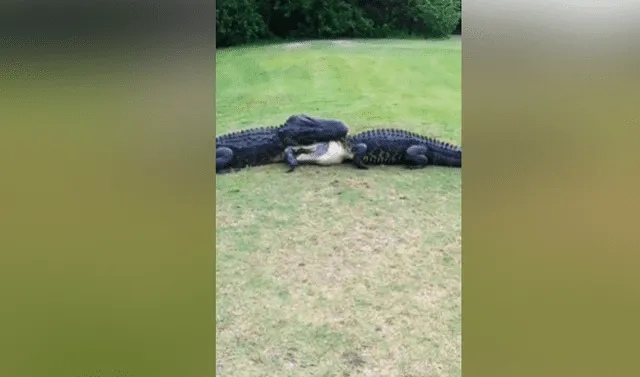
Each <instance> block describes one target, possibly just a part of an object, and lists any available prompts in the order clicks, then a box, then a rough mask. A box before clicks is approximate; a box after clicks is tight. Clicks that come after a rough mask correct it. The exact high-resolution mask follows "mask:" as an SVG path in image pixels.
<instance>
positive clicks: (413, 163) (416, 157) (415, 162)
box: [405, 145, 429, 169]
mask: <svg viewBox="0 0 640 377" xmlns="http://www.w3.org/2000/svg"><path fill="white" fill-rule="evenodd" d="M427 151H428V148H427V147H426V146H424V145H412V146H410V147H409V148H407V152H406V155H405V157H406V159H407V162H408V163H409V164H408V165H407V168H409V169H421V168H424V167H425V166H427V165H428V164H429V159H428V158H427Z"/></svg>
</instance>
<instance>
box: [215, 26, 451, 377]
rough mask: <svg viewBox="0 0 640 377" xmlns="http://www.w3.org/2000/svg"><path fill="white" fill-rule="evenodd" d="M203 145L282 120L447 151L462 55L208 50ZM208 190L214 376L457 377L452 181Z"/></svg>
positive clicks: (263, 179) (327, 171)
mask: <svg viewBox="0 0 640 377" xmlns="http://www.w3.org/2000/svg"><path fill="white" fill-rule="evenodd" d="M216 101H217V103H216V111H217V120H216V127H217V129H216V133H217V134H223V133H226V132H229V131H232V130H239V129H245V128H251V127H254V126H257V125H278V124H281V123H282V122H284V120H286V118H287V117H289V116H290V115H292V114H299V113H306V114H309V115H312V116H318V117H329V118H334V119H340V120H342V121H344V122H345V123H347V124H348V125H349V127H350V128H351V132H353V133H355V132H360V131H364V130H367V129H372V128H380V127H389V126H394V127H400V128H403V129H407V130H412V131H415V132H419V133H421V134H424V135H428V136H434V137H436V138H439V139H441V140H443V141H448V142H452V143H455V144H459V143H460V142H461V119H460V118H461V43H460V39H459V38H455V39H451V40H448V41H418V40H410V41H409V40H373V41H348V42H347V41H344V42H341V43H335V42H331V41H316V42H306V43H298V44H281V45H270V46H259V47H250V48H235V49H224V50H219V51H218V52H217V56H216ZM285 170H286V166H285V165H271V166H264V167H257V168H250V169H246V170H244V171H241V172H239V173H236V174H228V175H224V176H219V177H217V178H216V195H217V196H216V217H217V229H216V253H217V256H216V279H217V281H216V294H217V297H216V322H217V330H216V336H217V338H216V342H217V359H216V362H217V368H218V375H219V376H229V377H245V376H247V377H248V376H283V377H284V376H338V377H343V376H344V377H346V376H399V377H409V376H412V377H429V376H442V377H445V376H446V377H455V376H460V375H461V259H462V258H461V190H460V188H461V170H460V169H452V168H439V167H429V168H426V169H421V170H409V169H405V168H403V167H400V166H397V167H376V166H374V167H372V168H371V169H370V170H368V171H363V170H358V169H356V168H354V167H352V166H351V165H346V164H345V165H343V166H336V167H316V166H301V167H299V168H297V169H296V171H295V172H294V173H291V174H286V173H285Z"/></svg>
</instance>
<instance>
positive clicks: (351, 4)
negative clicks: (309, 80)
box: [216, 0, 461, 46]
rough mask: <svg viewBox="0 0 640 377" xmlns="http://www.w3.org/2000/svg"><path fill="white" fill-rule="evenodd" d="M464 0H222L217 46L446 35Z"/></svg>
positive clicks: (218, 2) (218, 13) (217, 7)
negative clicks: (277, 39)
mask: <svg viewBox="0 0 640 377" xmlns="http://www.w3.org/2000/svg"><path fill="white" fill-rule="evenodd" d="M460 17H461V0H288V1H287V0H235V1H234V0H218V1H217V3H216V26H217V31H216V36H217V43H216V46H231V45H236V44H242V43H248V42H253V41H256V40H258V39H262V38H265V37H273V36H276V37H281V38H336V37H338V38H363V37H378V38H384V37H392V36H401V35H417V36H422V37H435V38H439V37H447V36H449V35H451V34H452V33H453V32H454V30H456V27H457V26H458V24H459V22H460Z"/></svg>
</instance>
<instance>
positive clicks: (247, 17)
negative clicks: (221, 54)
mask: <svg viewBox="0 0 640 377" xmlns="http://www.w3.org/2000/svg"><path fill="white" fill-rule="evenodd" d="M259 5H260V3H259V0H217V1H216V47H218V46H220V47H224V46H233V45H238V44H243V43H249V42H254V41H257V40H259V39H261V38H264V37H266V36H268V35H269V33H268V29H267V25H266V24H265V22H264V19H263V17H262V15H261V14H260V13H259V11H258V10H259Z"/></svg>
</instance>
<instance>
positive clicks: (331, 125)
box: [216, 114, 349, 174]
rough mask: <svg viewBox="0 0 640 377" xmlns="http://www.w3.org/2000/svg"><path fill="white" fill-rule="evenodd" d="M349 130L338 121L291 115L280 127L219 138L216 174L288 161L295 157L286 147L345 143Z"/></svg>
mask: <svg viewBox="0 0 640 377" xmlns="http://www.w3.org/2000/svg"><path fill="white" fill-rule="evenodd" d="M348 132H349V128H348V127H347V125H346V124H344V123H343V122H341V121H339V120H331V119H321V118H314V117H310V116H308V115H304V114H302V115H292V116H290V117H289V119H287V121H286V122H285V123H284V124H283V125H281V126H278V127H262V128H254V129H249V130H243V131H237V132H232V133H230V134H226V135H222V136H218V137H216V174H225V173H229V172H231V171H233V170H237V169H242V168H245V167H248V166H258V165H265V164H270V163H276V162H283V161H287V162H288V163H289V165H292V164H295V157H294V155H293V153H292V151H291V150H290V149H289V150H288V151H287V153H285V149H286V148H287V147H295V146H303V145H309V144H314V143H322V142H329V141H339V140H344V138H345V137H346V135H347V133H348Z"/></svg>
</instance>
